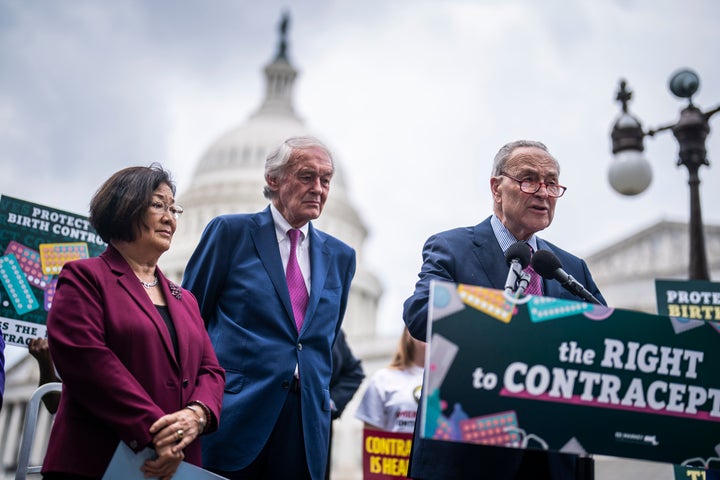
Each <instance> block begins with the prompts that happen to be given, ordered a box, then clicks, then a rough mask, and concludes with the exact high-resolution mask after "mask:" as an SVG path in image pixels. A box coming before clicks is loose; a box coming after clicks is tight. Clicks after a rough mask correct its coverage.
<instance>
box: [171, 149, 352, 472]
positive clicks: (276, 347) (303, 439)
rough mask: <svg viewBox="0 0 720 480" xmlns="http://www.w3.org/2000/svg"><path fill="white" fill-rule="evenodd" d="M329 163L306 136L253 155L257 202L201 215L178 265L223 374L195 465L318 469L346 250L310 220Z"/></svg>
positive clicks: (343, 296) (343, 297) (323, 455)
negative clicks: (211, 425)
mask: <svg viewBox="0 0 720 480" xmlns="http://www.w3.org/2000/svg"><path fill="white" fill-rule="evenodd" d="M333 172H334V166H333V161H332V157H331V155H330V152H329V151H328V150H327V148H326V147H325V146H324V145H323V144H322V143H320V142H319V141H318V140H316V139H314V138H312V137H294V138H290V139H288V140H286V141H285V142H283V144H282V145H281V146H280V147H279V148H278V149H277V150H275V151H274V152H272V153H271V154H270V155H269V156H268V158H267V161H266V164H265V182H266V186H265V189H264V194H265V197H266V198H268V199H269V200H270V205H269V207H268V208H266V209H265V210H263V211H262V212H259V213H255V214H235V215H222V216H219V217H217V218H215V219H213V220H212V221H211V222H210V223H209V224H208V226H207V227H206V229H205V232H204V233H203V235H202V238H201V239H200V242H199V245H198V247H197V249H196V250H195V252H194V253H193V255H192V257H191V258H190V261H189V262H188V265H187V268H186V270H185V277H184V285H185V287H186V288H188V289H189V290H191V291H192V292H193V293H194V294H195V296H196V297H197V299H198V302H199V304H200V311H201V313H202V316H203V318H204V319H205V322H206V325H207V329H208V333H209V334H210V339H211V341H212V343H213V346H214V347H215V351H216V353H217V356H218V360H219V361H220V364H221V365H222V366H223V367H224V368H225V370H226V375H227V382H226V386H225V395H224V398H223V410H222V412H223V413H222V423H221V425H222V426H221V428H220V429H219V430H218V431H217V432H216V433H214V434H213V435H210V436H207V437H206V438H204V439H203V464H204V466H205V467H206V468H208V469H210V470H212V471H215V472H217V473H219V474H221V475H223V476H225V477H228V478H230V479H275V478H294V479H309V478H312V479H315V480H319V479H322V478H324V473H325V468H326V465H327V452H328V439H329V434H330V413H331V401H330V374H331V370H332V347H333V342H334V341H335V337H336V335H337V334H338V332H339V331H340V326H341V324H342V320H343V316H344V314H345V308H346V305H347V299H348V294H349V291H350V283H351V281H352V278H353V275H354V274H355V251H354V250H353V249H352V248H350V247H349V246H347V245H346V244H344V243H343V242H341V241H339V240H338V239H336V238H334V237H332V236H330V235H328V234H326V233H323V232H321V231H319V230H317V229H316V228H314V226H313V224H312V223H311V222H310V221H311V220H313V219H316V218H318V217H319V216H320V213H321V212H322V210H323V206H324V205H325V201H326V200H327V197H328V192H329V189H330V181H331V179H332V176H333ZM293 229H294V230H299V234H298V232H297V231H295V232H291V233H289V231H290V230H293ZM291 235H297V236H298V237H299V239H298V240H294V239H291ZM295 242H297V246H296V248H292V249H291V244H295ZM293 265H294V266H293ZM297 267H299V270H300V272H301V274H302V275H301V278H299V280H296V281H293V280H290V279H289V278H290V276H291V274H290V271H291V270H292V271H296V269H297ZM286 270H287V272H286ZM286 273H287V274H288V275H289V276H288V277H287V278H286ZM298 275H300V274H298ZM298 281H299V283H301V284H303V285H302V288H304V289H306V290H304V301H301V302H300V303H301V304H302V305H301V306H298V305H299V304H298V303H297V302H296V299H297V298H298V297H297V296H296V295H295V293H294V292H296V291H297V289H296V288H295V287H296V283H297V282H298ZM291 292H293V295H291ZM291 297H293V298H292V299H291Z"/></svg>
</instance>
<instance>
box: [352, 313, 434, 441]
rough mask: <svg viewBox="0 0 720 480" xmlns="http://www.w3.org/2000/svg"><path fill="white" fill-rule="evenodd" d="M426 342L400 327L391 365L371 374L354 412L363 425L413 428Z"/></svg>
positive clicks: (389, 428)
mask: <svg viewBox="0 0 720 480" xmlns="http://www.w3.org/2000/svg"><path fill="white" fill-rule="evenodd" d="M424 362H425V342H421V341H420V340H416V339H415V338H413V337H412V336H411V335H410V332H409V331H408V329H407V327H405V328H404V329H403V333H402V336H401V337H400V342H399V344H398V348H397V351H396V352H395V356H394V357H393V359H392V362H390V365H388V366H387V367H384V368H382V369H380V370H378V371H377V372H376V373H375V374H374V375H373V376H372V377H371V378H370V383H369V384H368V387H367V389H366V390H365V394H364V395H363V398H362V400H361V401H360V406H359V407H358V409H357V411H356V412H355V416H356V417H357V418H359V419H360V420H362V421H363V422H364V423H365V426H366V427H369V428H375V429H380V430H385V431H388V432H412V431H413V430H414V428H415V417H416V416H417V407H418V401H419V400H420V391H421V389H422V382H423V365H424Z"/></svg>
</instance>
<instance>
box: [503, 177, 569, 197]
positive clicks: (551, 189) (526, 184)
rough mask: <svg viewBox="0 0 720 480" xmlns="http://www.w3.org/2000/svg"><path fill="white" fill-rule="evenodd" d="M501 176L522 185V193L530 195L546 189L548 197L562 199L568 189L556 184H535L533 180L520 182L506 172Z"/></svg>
mask: <svg viewBox="0 0 720 480" xmlns="http://www.w3.org/2000/svg"><path fill="white" fill-rule="evenodd" d="M500 175H502V176H503V177H507V178H509V179H510V180H515V181H516V182H518V183H519V184H520V191H521V192H523V193H528V194H530V195H532V194H534V193H536V192H537V191H538V190H540V187H545V190H547V193H548V197H553V198H558V197H562V196H563V193H565V190H567V187H563V186H562V185H556V184H552V183H551V184H549V185H548V184H547V183H545V182H533V181H532V180H520V179H518V178H515V177H511V176H510V175H508V174H507V173H505V172H500Z"/></svg>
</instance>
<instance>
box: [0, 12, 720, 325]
mask: <svg viewBox="0 0 720 480" xmlns="http://www.w3.org/2000/svg"><path fill="white" fill-rule="evenodd" d="M285 10H288V11H289V12H290V15H291V25H290V30H289V40H290V47H289V56H290V59H291V62H292V63H293V64H294V65H295V67H296V68H298V70H299V71H300V76H299V78H298V80H297V82H296V89H295V99H296V105H295V106H296V110H297V111H298V112H299V114H300V115H301V116H302V117H303V118H304V119H305V120H306V123H307V125H308V126H309V127H310V128H311V130H312V131H314V132H316V133H317V135H318V136H320V137H321V138H323V139H324V140H325V141H326V142H327V143H328V144H329V145H330V146H331V147H332V148H333V150H334V151H335V153H336V156H337V158H338V161H339V162H340V166H341V168H342V169H343V170H344V171H345V177H346V179H347V181H348V183H349V189H350V195H351V197H352V198H353V199H354V202H355V205H356V206H357V209H358V210H359V212H360V214H361V216H362V218H363V219H364V221H365V223H366V224H367V225H368V227H369V229H370V231H371V234H370V237H369V238H368V241H367V244H366V247H365V249H364V252H363V256H364V258H363V261H365V262H366V263H367V264H368V265H369V266H370V268H371V269H372V270H374V271H375V272H376V273H377V275H378V276H379V278H380V280H381V281H382V283H383V285H384V287H385V296H384V298H383V301H382V305H381V312H380V322H381V324H382V327H381V328H382V329H383V330H385V331H397V329H398V328H399V326H400V325H402V323H401V311H402V302H403V300H404V299H405V298H406V297H407V296H408V295H409V294H410V293H411V292H412V288H413V284H414V282H415V279H416V275H417V272H418V270H419V267H420V261H421V257H420V252H421V248H422V244H423V242H424V240H425V239H426V238H427V236H429V235H430V234H432V233H434V232H437V231H440V230H444V229H448V228H452V227H455V226H460V225H473V224H475V223H478V222H479V221H480V220H482V219H484V218H485V217H486V216H487V215H488V214H489V213H490V211H491V202H490V195H489V188H488V176H489V171H490V165H491V160H492V158H493V156H494V154H495V152H496V151H497V149H498V148H499V147H500V146H501V145H502V144H504V143H506V142H507V141H510V140H515V139H518V138H530V139H537V140H541V141H543V142H545V143H546V144H547V145H548V146H549V148H550V149H551V151H552V152H553V153H554V154H555V156H556V157H557V158H558V159H559V161H560V163H561V166H562V174H561V182H562V183H563V184H565V185H567V186H568V191H567V193H566V195H565V196H564V197H563V198H562V199H561V200H560V201H559V202H558V206H557V210H556V217H555V221H554V223H553V225H552V227H551V228H549V229H548V230H546V231H545V232H544V233H543V236H544V237H545V238H547V239H548V240H551V241H553V242H555V243H558V244H560V245H561V246H563V247H565V248H567V249H569V250H572V251H574V252H576V253H578V254H581V255H587V254H590V253H592V252H593V251H596V250H597V249H599V248H602V247H604V246H606V245H609V244H610V243H612V242H614V241H615V240H618V239H620V238H622V237H624V236H626V235H629V234H631V233H634V232H636V231H638V230H640V229H642V228H645V227H647V226H649V225H651V224H653V223H655V222H656V221H658V220H660V219H670V220H681V221H686V220H687V218H688V215H689V200H688V187H687V184H686V176H687V174H686V171H685V169H684V168H676V167H675V161H676V158H677V142H676V141H675V139H674V138H673V137H672V134H671V133H670V132H665V133H663V134H660V135H658V136H657V137H655V138H649V139H646V153H647V155H648V157H649V159H650V161H651V163H652V165H653V168H654V180H653V183H652V185H651V187H650V188H649V190H648V191H646V192H645V193H644V194H642V195H640V196H637V197H632V198H628V197H622V196H620V195H619V194H617V193H615V192H614V191H613V190H612V189H611V188H610V187H609V185H608V183H607V180H606V177H607V169H608V165H609V163H610V160H611V153H610V139H609V131H610V128H611V125H612V123H613V121H614V119H615V118H616V116H617V115H618V112H619V106H618V105H617V104H616V102H615V100H614V99H615V94H616V90H617V86H618V80H619V79H620V78H621V77H622V78H626V79H627V80H628V82H629V86H630V88H631V89H632V90H633V91H634V92H635V93H634V98H633V102H632V103H631V111H632V112H633V113H634V114H636V115H637V116H638V117H640V119H641V120H642V121H643V123H644V125H645V127H646V128H652V127H658V126H661V125H665V124H668V123H671V122H674V121H675V120H676V119H677V118H678V115H679V111H680V109H681V108H682V107H683V106H684V103H683V101H681V100H679V99H676V98H675V97H673V96H672V94H671V93H670V92H669V91H668V88H667V82H668V79H669V78H670V76H671V74H672V73H673V72H675V71H676V70H677V69H679V68H681V67H689V68H692V69H694V70H695V71H696V72H697V73H698V74H699V75H700V77H701V87H700V91H699V92H698V94H696V96H695V98H694V101H695V103H696V104H697V105H699V106H700V107H701V108H703V109H704V110H709V109H710V108H713V107H715V106H717V105H718V104H720V62H718V58H720V55H719V54H720V51H719V47H718V45H720V28H718V25H719V24H720V3H719V2H717V1H716V0H686V1H684V2H678V1H676V0H622V1H621V0H614V1H612V0H608V1H596V0H566V1H562V0H546V1H542V2H538V1H532V0H498V1H480V0H476V1H469V0H465V1H463V0H444V1H438V0H392V1H391V0H364V1H362V2H357V1H351V0H307V1H302V2H289V1H288V2H279V1H276V0H266V1H262V2H258V1H245V0H213V1H199V0H198V1H183V2H178V1H176V0H152V1H144V0H124V1H122V2H116V1H110V0H107V1H100V0H93V1H89V0H88V1H86V0H54V1H40V0H0V193H2V194H4V195H9V196H13V197H19V198H22V199H26V200H29V201H34V202H37V203H43V204H47V205H51V206H53V207H56V208H60V209H64V210H69V211H72V212H76V213H82V214H86V213H87V204H88V201H89V199H90V197H91V195H92V193H93V192H94V191H95V189H96V188H97V186H98V185H99V184H100V183H101V182H102V181H103V180H104V179H105V178H107V177H108V176H109V175H110V174H111V173H112V172H114V171H116V170H118V169H120V168H122V167H125V166H128V165H138V164H139V165H147V164H149V163H150V162H152V161H159V162H161V163H162V164H163V165H165V166H166V167H167V168H168V169H170V170H171V171H172V172H173V173H174V175H175V178H176V180H177V183H178V188H179V190H180V193H182V191H183V188H184V187H185V186H187V185H188V183H189V180H190V178H191V175H192V172H193V169H194V167H195V165H196V163H197V162H198V160H199V158H200V156H201V155H202V154H203V153H204V151H205V150H206V149H207V148H208V146H209V145H211V144H212V143H213V142H214V141H215V140H216V139H217V138H218V137H219V136H220V135H221V134H223V133H225V132H226V131H228V130H229V129H231V128H234V127H236V126H238V125H240V124H241V123H243V122H244V121H245V119H246V118H247V117H248V115H249V114H250V113H252V112H253V111H254V110H255V109H256V108H257V107H258V106H259V104H260V102H261V100H262V97H263V95H264V86H263V76H262V72H261V69H262V67H263V66H264V65H265V64H267V63H268V62H269V61H270V60H271V59H272V58H273V56H274V53H275V51H276V45H277V25H278V22H279V18H280V16H281V13H282V12H283V11H285ZM718 118H720V115H718ZM711 127H715V128H717V127H720V125H718V121H717V119H713V120H712V121H711ZM708 151H709V159H710V161H711V163H713V165H712V166H711V168H703V169H702V170H701V178H702V185H701V197H702V202H703V215H704V220H705V221H706V223H716V224H717V223H720V211H719V210H718V208H717V205H718V204H720V188H718V186H720V166H719V165H718V164H717V162H718V161H719V159H720V136H719V135H718V134H717V133H715V134H713V133H711V135H710V137H709V140H708ZM330 201H332V194H331V199H330ZM181 228H182V227H181ZM600 287H601V288H602V285H601V286H600Z"/></svg>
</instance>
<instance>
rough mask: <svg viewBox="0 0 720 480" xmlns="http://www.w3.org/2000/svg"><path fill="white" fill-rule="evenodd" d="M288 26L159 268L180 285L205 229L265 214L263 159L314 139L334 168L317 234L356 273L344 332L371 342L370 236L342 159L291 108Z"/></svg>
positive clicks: (378, 291) (374, 287)
mask: <svg viewBox="0 0 720 480" xmlns="http://www.w3.org/2000/svg"><path fill="white" fill-rule="evenodd" d="M286 29H287V19H286V18H285V19H283V21H282V23H281V27H280V41H279V46H278V50H277V54H276V56H275V58H274V59H273V60H272V62H270V64H268V65H267V66H266V67H265V69H264V73H265V99H264V100H263V102H262V104H261V105H260V107H259V108H258V109H257V110H256V111H255V113H253V114H252V115H251V116H250V117H249V118H248V119H247V120H246V121H245V122H244V123H242V124H241V125H239V126H238V127H236V128H233V129H231V130H229V131H228V132H226V133H225V134H223V135H221V136H220V138H219V139H218V140H217V141H215V142H214V143H213V144H212V145H210V147H209V148H208V149H207V151H206V152H205V154H204V155H203V156H202V157H201V158H200V160H199V162H198V164H197V166H196V167H195V171H194V173H193V175H192V178H191V180H190V183H189V185H188V188H187V189H186V190H184V191H182V192H181V193H180V194H179V195H178V199H177V201H178V203H179V204H181V205H183V207H184V208H185V212H186V213H184V214H183V217H182V219H181V221H180V224H179V226H178V230H177V232H176V234H175V238H174V239H173V246H172V248H171V249H170V250H169V251H168V252H166V253H165V254H164V255H163V257H162V258H161V261H160V266H161V268H162V269H163V272H165V274H166V275H168V276H169V277H170V278H172V279H173V280H175V281H178V282H179V281H181V279H182V275H183V272H184V269H185V265H186V264H187V261H188V260H189V258H190V256H191V255H192V253H193V251H194V250H195V247H196V246H197V243H198V241H199V239H200V235H201V234H202V231H203V230H204V228H205V226H206V225H207V223H208V222H209V221H210V220H211V219H212V218H213V217H215V216H217V215H221V214H226V213H250V212H257V211H260V210H263V209H264V208H265V207H266V206H267V205H268V200H267V199H265V197H264V196H263V194H262V191H263V186H264V185H265V179H264V167H265V158H266V157H267V155H268V154H269V153H270V152H271V151H272V150H274V149H275V148H277V146H278V145H280V143H282V142H283V141H284V140H285V139H287V138H288V137H292V136H298V135H312V136H315V137H317V138H318V139H320V140H321V141H323V142H324V143H325V144H326V145H328V148H329V149H330V151H331V153H332V154H333V161H334V167H335V174H334V176H333V180H332V184H331V187H330V195H329V197H328V201H327V203H326V205H325V208H324V209H323V213H322V215H321V216H320V218H319V219H317V220H315V221H313V223H314V224H315V226H316V227H318V228H319V229H320V230H323V231H325V232H327V233H329V234H331V235H333V236H335V237H337V238H339V239H340V240H342V241H344V242H345V243H347V244H348V245H350V246H351V247H353V248H354V249H355V251H356V252H357V271H356V274H355V278H354V280H353V284H352V287H351V291H350V298H349V300H348V307H347V312H346V316H345V321H344V323H343V329H344V330H345V331H346V332H347V334H348V336H349V337H352V338H359V339H362V338H365V339H369V338H372V337H374V336H375V333H376V326H375V324H376V320H377V309H378V302H379V299H380V296H381V295H382V287H381V285H380V282H379V281H378V279H377V277H376V276H375V275H373V274H372V273H371V272H369V271H368V270H367V269H366V268H365V266H364V263H363V252H362V247H363V244H364V242H365V238H366V237H367V234H368V230H367V227H366V226H365V224H364V223H363V221H362V219H361V218H360V215H359V214H358V212H357V210H356V209H355V207H354V206H353V205H352V203H351V202H350V199H349V197H348V194H347V189H346V184H345V181H344V179H343V176H342V166H341V160H340V159H339V158H338V155H337V153H336V152H334V151H333V148H332V147H331V145H329V144H328V143H327V142H326V141H325V140H324V139H323V138H322V136H321V135H318V134H315V133H314V132H310V131H309V130H308V128H307V127H306V126H305V124H304V122H303V120H302V119H301V118H300V117H299V116H298V115H297V113H296V112H295V109H294V106H293V85H294V82H295V78H296V77H297V70H296V69H295V68H294V67H293V66H292V65H291V64H290V62H289V60H288V58H287V42H286Z"/></svg>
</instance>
